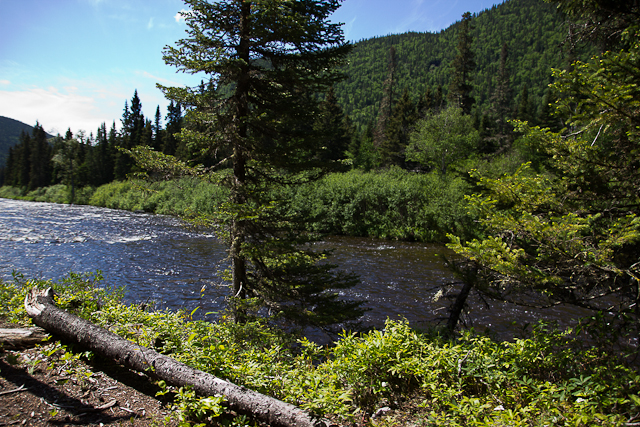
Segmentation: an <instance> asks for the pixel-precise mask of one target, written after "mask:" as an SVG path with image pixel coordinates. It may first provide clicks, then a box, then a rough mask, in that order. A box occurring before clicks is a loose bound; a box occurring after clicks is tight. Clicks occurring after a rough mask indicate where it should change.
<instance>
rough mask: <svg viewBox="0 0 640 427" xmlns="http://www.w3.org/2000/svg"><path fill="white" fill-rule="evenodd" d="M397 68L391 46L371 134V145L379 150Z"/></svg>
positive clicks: (391, 106) (391, 107)
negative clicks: (373, 128) (376, 115)
mask: <svg viewBox="0 0 640 427" xmlns="http://www.w3.org/2000/svg"><path fill="white" fill-rule="evenodd" d="M397 66H398V60H397V58H396V48H395V47H393V46H391V48H389V59H388V62H387V78H386V79H385V81H384V84H383V94H382V101H381V102H380V109H379V110H378V120H377V122H376V128H375V130H374V132H373V145H374V146H375V147H377V148H380V147H381V146H382V145H383V144H384V139H385V137H386V130H387V122H388V121H389V117H391V112H392V111H393V103H394V99H393V98H394V96H393V91H394V90H395V83H396V82H395V79H396V68H397Z"/></svg>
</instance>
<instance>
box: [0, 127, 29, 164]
mask: <svg viewBox="0 0 640 427" xmlns="http://www.w3.org/2000/svg"><path fill="white" fill-rule="evenodd" d="M22 132H25V133H28V134H30V133H31V132H33V126H30V125H28V124H25V123H22V122H20V121H18V120H14V119H10V118H8V117H3V116H0V168H2V167H3V166H4V165H5V162H6V160H7V154H8V153H9V148H10V147H13V146H14V145H16V144H18V142H19V141H20V134H21V133H22Z"/></svg>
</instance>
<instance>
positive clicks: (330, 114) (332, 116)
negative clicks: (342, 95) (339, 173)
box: [313, 87, 351, 169]
mask: <svg viewBox="0 0 640 427" xmlns="http://www.w3.org/2000/svg"><path fill="white" fill-rule="evenodd" d="M313 130H314V132H320V133H321V134H323V135H325V138H326V139H325V140H324V144H323V145H322V147H321V151H320V152H319V153H318V156H319V158H320V159H321V160H322V161H323V162H326V163H327V165H326V166H327V167H332V169H341V168H342V167H341V166H342V163H339V160H343V159H344V158H345V156H346V152H347V150H348V149H349V143H350V142H351V128H350V126H349V124H348V122H347V121H346V117H345V115H344V111H342V107H340V105H338V100H337V99H336V95H335V92H334V90H333V87H331V88H330V89H329V91H328V92H327V95H326V97H325V99H324V101H322V103H320V108H319V114H318V117H317V118H316V121H315V124H314V126H313Z"/></svg>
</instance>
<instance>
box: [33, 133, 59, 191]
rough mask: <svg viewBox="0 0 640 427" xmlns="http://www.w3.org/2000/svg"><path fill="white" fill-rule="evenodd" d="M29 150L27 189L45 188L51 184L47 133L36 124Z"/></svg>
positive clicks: (49, 147) (49, 149)
mask: <svg viewBox="0 0 640 427" xmlns="http://www.w3.org/2000/svg"><path fill="white" fill-rule="evenodd" d="M32 135H33V138H32V140H31V145H32V149H31V150H30V151H31V152H30V157H31V158H30V161H29V163H30V170H29V183H28V189H29V190H35V189H36V188H40V187H46V186H48V185H49V184H50V183H51V176H52V173H53V168H52V164H51V156H52V154H51V146H50V145H49V143H48V142H47V133H46V132H45V131H44V129H43V128H42V125H40V124H39V123H37V124H36V125H35V127H34V128H33V132H32Z"/></svg>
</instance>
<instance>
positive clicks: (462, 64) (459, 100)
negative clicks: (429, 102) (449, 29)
mask: <svg viewBox="0 0 640 427" xmlns="http://www.w3.org/2000/svg"><path fill="white" fill-rule="evenodd" d="M471 29H472V28H471V13H469V12H465V13H464V14H463V15H462V22H460V28H459V30H458V31H459V32H458V47H457V50H458V54H457V55H456V57H455V59H454V60H453V77H452V79H451V83H450V84H449V95H448V98H449V101H450V102H451V103H452V104H453V106H456V107H460V108H462V111H463V113H464V114H470V113H471V107H473V104H474V103H475V99H473V97H472V96H471V91H472V90H473V86H472V85H471V80H472V78H471V74H472V73H473V71H474V70H475V68H476V61H475V54H474V53H473V50H472V49H471V46H472V43H473V37H472V36H471Z"/></svg>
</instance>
